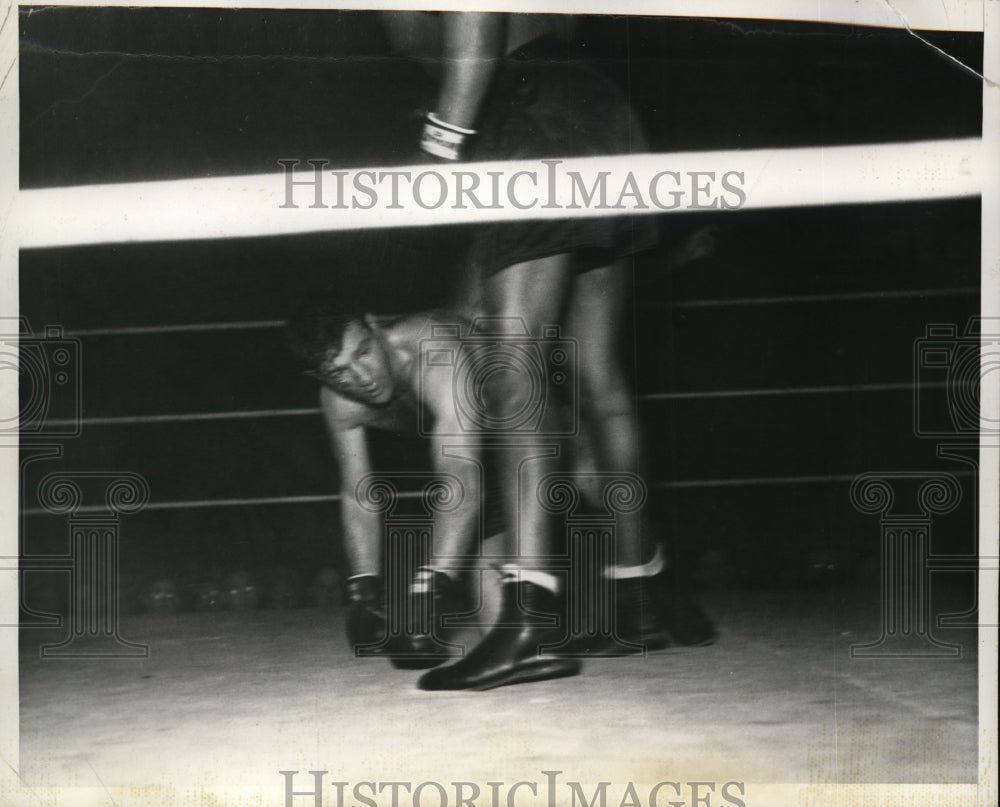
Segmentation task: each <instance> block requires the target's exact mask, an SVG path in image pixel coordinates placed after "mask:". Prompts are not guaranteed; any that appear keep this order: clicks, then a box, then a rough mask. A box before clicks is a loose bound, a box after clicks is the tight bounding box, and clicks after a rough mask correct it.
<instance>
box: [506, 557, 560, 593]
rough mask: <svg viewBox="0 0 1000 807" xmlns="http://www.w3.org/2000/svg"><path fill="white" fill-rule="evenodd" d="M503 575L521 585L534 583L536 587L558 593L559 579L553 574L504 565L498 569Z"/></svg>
mask: <svg viewBox="0 0 1000 807" xmlns="http://www.w3.org/2000/svg"><path fill="white" fill-rule="evenodd" d="M500 571H501V572H503V574H504V575H505V576H506V575H509V576H510V577H511V578H513V579H514V580H517V581H519V582H522V583H534V584H535V585H536V586H540V587H542V588H544V589H545V590H546V591H551V592H552V593H553V594H558V593H559V578H558V577H556V576H555V575H554V574H549V573H548V572H543V571H540V570H538V569H523V568H521V567H520V566H516V565H515V564H513V563H505V564H504V565H503V566H501V567H500Z"/></svg>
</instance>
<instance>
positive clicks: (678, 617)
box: [658, 573, 718, 647]
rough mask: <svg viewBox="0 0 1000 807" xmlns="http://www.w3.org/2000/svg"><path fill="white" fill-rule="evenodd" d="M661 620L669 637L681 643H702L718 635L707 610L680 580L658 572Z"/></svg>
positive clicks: (689, 644)
mask: <svg viewBox="0 0 1000 807" xmlns="http://www.w3.org/2000/svg"><path fill="white" fill-rule="evenodd" d="M659 577H661V578H664V579H662V580H661V581H659V591H658V594H659V599H660V609H659V610H660V620H661V621H662V623H663V627H664V628H665V629H666V631H667V634H668V635H669V636H670V641H671V642H672V643H673V644H675V645H681V646H682V647H704V646H706V645H710V644H712V642H714V641H715V639H716V636H717V635H718V634H717V633H716V630H715V626H714V625H713V624H712V620H711V619H709V617H708V614H707V613H705V611H704V609H703V608H702V607H701V606H700V605H699V604H698V603H697V602H696V601H695V599H694V597H692V596H691V594H690V592H689V591H688V589H687V586H685V585H684V584H683V583H682V582H680V581H679V580H677V579H676V576H674V579H669V578H668V577H667V574H666V573H663V574H661V575H659Z"/></svg>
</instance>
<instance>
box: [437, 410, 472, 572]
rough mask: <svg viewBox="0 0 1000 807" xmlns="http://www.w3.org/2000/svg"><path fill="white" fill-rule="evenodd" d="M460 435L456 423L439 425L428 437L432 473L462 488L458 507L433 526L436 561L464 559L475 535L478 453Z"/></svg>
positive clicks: (470, 548)
mask: <svg viewBox="0 0 1000 807" xmlns="http://www.w3.org/2000/svg"><path fill="white" fill-rule="evenodd" d="M460 433H461V430H460V429H459V428H458V424H457V423H453V424H451V425H450V426H449V425H448V424H447V423H439V425H438V426H437V427H436V428H435V430H434V432H433V434H432V435H431V457H432V462H433V464H434V470H435V471H436V472H437V473H439V474H441V475H448V476H451V477H454V478H456V479H457V480H458V481H459V483H460V484H461V486H462V498H461V501H460V502H459V504H458V506H457V507H456V508H455V509H454V510H451V511H449V512H444V513H440V514H439V515H438V516H437V519H436V524H435V539H434V552H435V555H436V556H437V557H438V558H442V559H443V558H446V557H468V556H469V555H470V554H472V552H473V549H474V544H475V542H476V540H477V536H478V535H479V513H480V509H481V507H480V505H481V501H482V494H481V490H480V488H481V478H482V472H481V471H480V455H481V453H482V452H481V451H480V449H479V448H478V446H477V445H476V444H475V443H474V442H473V441H472V440H470V439H468V438H465V437H461V436H456V435H459V434H460Z"/></svg>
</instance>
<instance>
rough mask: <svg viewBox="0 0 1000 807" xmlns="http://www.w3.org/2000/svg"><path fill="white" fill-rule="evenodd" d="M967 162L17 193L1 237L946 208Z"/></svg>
mask: <svg viewBox="0 0 1000 807" xmlns="http://www.w3.org/2000/svg"><path fill="white" fill-rule="evenodd" d="M980 152H981V141H980V139H978V138H967V139H958V140H933V141H918V142H910V143H879V144H870V145H856V146H825V147H811V148H792V149H789V148H783V149H763V150H754V151H739V150H734V151H707V152H677V153H669V154H642V155H621V156H613V157H588V158H577V159H568V160H561V161H557V160H549V161H538V160H533V161H519V162H494V163H472V164H463V165H434V166H411V167H405V166H394V167H390V168H367V169H352V170H344V171H335V169H334V168H331V167H330V166H328V165H327V166H325V167H324V166H322V165H320V167H319V168H316V169H315V170H314V169H308V170H306V171H291V170H290V171H289V172H288V174H287V175H286V174H284V173H274V174H258V175H253V176H233V177H216V178H207V179H182V180H169V181H162V182H138V183H121V184H113V185H83V186H77V187H65V188H46V189H38V190H26V191H21V192H19V193H18V196H17V202H16V206H15V211H14V223H15V226H14V232H16V233H17V234H18V237H19V242H20V246H21V247H25V248H32V247H57V246H70V245H83V244H97V243H114V242H136V241H176V240H192V239H218V238H255V237H260V236H262V235H288V234H299V233H310V232H333V231H345V230H363V229H384V228H397V227H415V226H440V225H445V224H472V223H479V222H485V221H518V220H529V219H565V218H577V217H581V218H587V217H602V216H604V217H606V216H609V215H623V214H636V215H653V214H662V213H666V212H682V213H688V212H694V211H697V210H709V211H711V210H714V211H716V212H718V211H719V209H720V206H721V207H725V206H727V205H728V206H729V207H730V208H732V209H738V210H759V209H767V208H776V207H781V208H787V207H810V206H822V205H840V204H866V203H877V202H899V201H916V200H922V199H950V198H961V197H968V196H978V195H980V194H981V193H982V187H981V182H982V177H983V176H984V175H985V172H984V171H983V170H981V169H982V168H983V166H982V165H981V162H982V160H981V156H980ZM308 157H309V155H301V159H300V160H299V164H300V165H303V166H305V165H306V163H305V160H306V159H307V158H308ZM296 159H299V158H296ZM709 177H710V178H709ZM296 183H298V184H296ZM359 188H365V189H367V190H359ZM598 188H606V189H607V192H606V193H604V192H603V191H601V192H597V191H596V190H595V189H598ZM698 188H701V189H703V190H701V191H699V190H698ZM737 188H738V191H737V190H736V189H737ZM463 189H464V191H465V193H464V194H463ZM473 189H476V190H473ZM705 189H707V190H705ZM588 191H591V193H588ZM675 193H676V194H681V195H680V196H675V195H674V194H675ZM473 198H475V201H473ZM317 201H318V206H317ZM712 204H714V205H715V206H714V207H711V206H709V205H712ZM368 205H370V207H367V206H368ZM671 205H676V206H675V207H670V206H671ZM338 206H339V207H338Z"/></svg>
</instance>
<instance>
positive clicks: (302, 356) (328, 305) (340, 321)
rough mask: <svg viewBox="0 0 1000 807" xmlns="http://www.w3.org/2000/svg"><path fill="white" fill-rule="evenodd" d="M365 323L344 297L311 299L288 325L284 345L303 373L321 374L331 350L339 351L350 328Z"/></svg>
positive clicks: (327, 296) (300, 307)
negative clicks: (352, 325) (310, 371)
mask: <svg viewBox="0 0 1000 807" xmlns="http://www.w3.org/2000/svg"><path fill="white" fill-rule="evenodd" d="M364 321H365V320H364V315H363V314H360V313H358V310H357V308H355V307H353V306H351V305H350V301H349V300H345V299H344V296H343V295H340V294H331V293H325V294H320V295H318V296H310V297H309V298H307V299H306V300H305V301H304V302H303V303H302V304H301V305H300V306H299V308H298V309H297V310H296V311H295V313H294V314H293V315H292V316H291V318H290V319H289V320H288V321H287V322H286V323H285V342H286V343H287V345H288V347H289V349H290V350H291V352H292V355H293V356H295V358H296V360H297V361H298V362H299V364H301V365H302V369H304V370H318V369H319V368H320V366H321V365H322V364H323V360H324V359H325V358H326V355H327V353H329V351H330V350H334V351H339V350H340V346H341V344H342V343H343V339H344V331H345V330H346V329H347V326H348V325H350V324H351V323H352V322H358V323H361V324H364Z"/></svg>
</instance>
